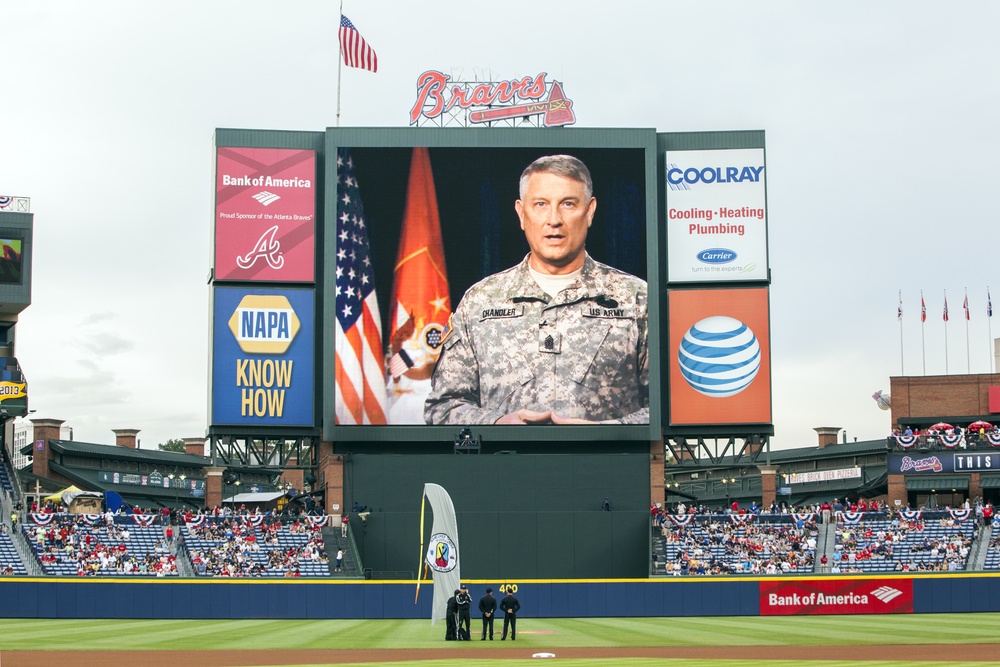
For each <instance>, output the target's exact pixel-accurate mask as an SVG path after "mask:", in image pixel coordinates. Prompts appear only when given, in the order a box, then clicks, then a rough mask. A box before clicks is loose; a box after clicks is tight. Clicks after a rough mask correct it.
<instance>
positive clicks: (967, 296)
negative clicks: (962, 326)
mask: <svg viewBox="0 0 1000 667" xmlns="http://www.w3.org/2000/svg"><path fill="white" fill-rule="evenodd" d="M962 308H964V309H965V319H969V293H968V292H966V293H965V301H963V302H962Z"/></svg>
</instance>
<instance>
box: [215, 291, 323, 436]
mask: <svg viewBox="0 0 1000 667" xmlns="http://www.w3.org/2000/svg"><path fill="white" fill-rule="evenodd" d="M212 350H213V352H212V423H213V424H239V425H257V426H312V425H313V403H314V389H315V375H314V372H313V367H314V355H315V293H314V291H313V290H311V289H268V288H258V289H249V288H243V287H240V288H237V287H232V288H230V287H218V288H216V289H215V303H214V307H213V347H212Z"/></svg>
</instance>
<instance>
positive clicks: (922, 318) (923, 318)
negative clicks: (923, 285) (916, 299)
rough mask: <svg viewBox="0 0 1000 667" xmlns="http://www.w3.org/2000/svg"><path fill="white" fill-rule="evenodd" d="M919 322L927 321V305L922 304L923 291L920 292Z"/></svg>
mask: <svg viewBox="0 0 1000 667" xmlns="http://www.w3.org/2000/svg"><path fill="white" fill-rule="evenodd" d="M920 321H921V322H926V321H927V304H926V303H924V291H923V290H920Z"/></svg>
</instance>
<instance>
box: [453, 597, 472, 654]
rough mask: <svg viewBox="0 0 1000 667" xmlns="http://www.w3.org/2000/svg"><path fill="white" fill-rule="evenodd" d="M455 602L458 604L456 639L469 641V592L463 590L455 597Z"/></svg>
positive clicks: (470, 604) (470, 600) (470, 599)
mask: <svg viewBox="0 0 1000 667" xmlns="http://www.w3.org/2000/svg"><path fill="white" fill-rule="evenodd" d="M455 602H456V603H458V638H459V639H460V640H464V641H469V640H470V639H472V635H471V634H470V628H469V626H470V625H471V624H472V616H471V615H470V614H469V608H470V607H472V596H471V595H469V591H467V590H466V589H464V588H463V589H461V590H460V591H459V592H458V595H456V596H455Z"/></svg>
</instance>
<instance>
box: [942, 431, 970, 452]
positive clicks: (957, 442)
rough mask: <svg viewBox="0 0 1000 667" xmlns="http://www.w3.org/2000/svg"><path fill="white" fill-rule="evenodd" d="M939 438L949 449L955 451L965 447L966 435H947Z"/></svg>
mask: <svg viewBox="0 0 1000 667" xmlns="http://www.w3.org/2000/svg"><path fill="white" fill-rule="evenodd" d="M938 437H939V438H941V444H942V445H944V446H945V447H947V448H948V449H955V448H956V447H963V448H964V447H965V436H964V435H956V434H954V433H952V434H951V435H947V434H945V435H941V436H938Z"/></svg>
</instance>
